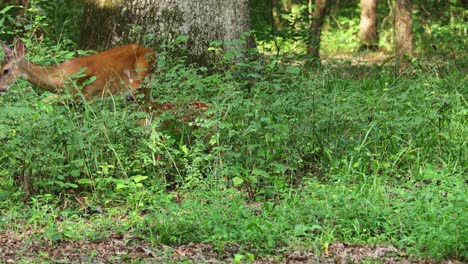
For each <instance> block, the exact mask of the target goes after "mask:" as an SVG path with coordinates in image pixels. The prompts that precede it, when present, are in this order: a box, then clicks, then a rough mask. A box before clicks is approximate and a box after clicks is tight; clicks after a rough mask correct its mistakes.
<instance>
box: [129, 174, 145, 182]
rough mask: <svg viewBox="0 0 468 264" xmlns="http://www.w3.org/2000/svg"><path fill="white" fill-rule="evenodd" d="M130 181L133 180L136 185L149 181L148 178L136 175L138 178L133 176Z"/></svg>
mask: <svg viewBox="0 0 468 264" xmlns="http://www.w3.org/2000/svg"><path fill="white" fill-rule="evenodd" d="M130 179H132V180H133V181H134V182H135V183H139V182H142V181H144V180H146V179H148V176H143V175H136V176H132V177H131V178H130Z"/></svg>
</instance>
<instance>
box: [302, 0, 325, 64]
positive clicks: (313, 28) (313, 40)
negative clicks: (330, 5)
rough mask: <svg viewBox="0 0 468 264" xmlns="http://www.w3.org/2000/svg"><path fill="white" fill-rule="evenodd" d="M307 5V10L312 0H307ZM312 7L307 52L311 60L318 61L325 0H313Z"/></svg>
mask: <svg viewBox="0 0 468 264" xmlns="http://www.w3.org/2000/svg"><path fill="white" fill-rule="evenodd" d="M309 7H310V8H309V10H311V9H312V8H311V7H312V0H309ZM314 7H315V8H314V11H313V12H311V21H310V40H309V43H308V45H307V54H309V55H310V57H311V58H312V60H317V61H320V37H321V35H322V27H323V21H324V19H325V13H326V10H327V0H315V1H314Z"/></svg>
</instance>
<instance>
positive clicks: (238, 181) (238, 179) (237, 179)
mask: <svg viewBox="0 0 468 264" xmlns="http://www.w3.org/2000/svg"><path fill="white" fill-rule="evenodd" d="M232 182H233V183H234V186H239V185H241V184H243V183H244V179H242V178H241V177H234V178H233V179H232Z"/></svg>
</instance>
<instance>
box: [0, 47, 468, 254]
mask: <svg viewBox="0 0 468 264" xmlns="http://www.w3.org/2000/svg"><path fill="white" fill-rule="evenodd" d="M161 58H162V59H164V56H161ZM160 65H161V67H160V68H159V72H158V73H157V75H156V76H155V77H154V79H153V80H152V82H151V85H152V86H153V87H152V88H153V94H154V95H157V98H158V100H160V101H170V102H185V101H195V100H196V101H204V102H207V103H209V104H210V109H209V110H208V112H207V113H206V114H205V115H204V116H201V117H200V118H198V119H197V120H196V121H195V122H193V123H192V124H187V123H183V122H178V121H174V120H173V119H174V118H173V117H171V116H170V115H162V116H160V117H158V118H157V119H156V120H155V122H154V123H153V124H152V126H150V127H141V126H138V125H137V123H138V120H139V119H140V118H141V117H142V115H144V114H142V113H135V112H134V111H133V110H132V109H133V106H128V105H126V103H125V102H124V100H123V98H120V97H118V96H117V97H115V98H109V99H105V100H103V101H101V100H97V101H93V102H87V103H81V104H76V105H62V104H60V103H59V104H49V103H45V102H44V101H43V100H42V97H45V96H46V95H39V96H38V95H37V94H36V92H34V91H32V90H30V89H27V88H26V85H25V84H24V83H18V84H17V85H16V86H15V87H13V88H12V89H11V91H10V92H9V94H8V95H7V96H4V97H1V98H0V106H1V108H2V111H1V112H0V143H1V146H2V147H1V150H2V151H1V152H0V210H1V213H0V215H1V217H0V231H6V230H16V231H18V232H23V231H25V230H29V232H30V233H31V234H33V236H34V237H36V238H39V237H44V238H45V239H46V241H48V242H49V243H56V242H57V241H63V240H70V241H75V240H91V241H99V240H103V239H106V238H108V237H109V236H110V235H111V234H127V233H131V234H132V235H135V236H138V237H141V238H143V239H145V240H146V241H149V242H150V243H153V244H155V245H156V244H168V245H180V244H188V243H190V242H195V243H201V242H207V243H211V244H213V245H215V247H216V248H217V249H218V250H219V252H220V254H221V255H222V254H228V253H225V251H224V250H223V249H224V248H225V247H226V246H229V245H232V244H239V245H240V247H241V251H240V253H242V254H246V256H249V255H248V254H250V253H252V254H253V255H254V256H266V255H282V252H287V251H288V250H292V249H296V248H309V249H312V248H314V249H315V250H317V252H319V251H324V250H326V248H327V247H328V245H330V244H331V243H333V242H337V241H342V242H346V243H352V244H381V243H382V244H389V245H395V246H397V247H399V248H400V249H402V250H405V251H406V252H407V253H408V254H410V255H411V256H420V257H430V258H434V259H438V260H440V259H446V258H452V259H461V260H466V259H467V255H466V252H467V250H466V242H467V238H468V234H467V230H468V228H467V226H466V223H465V222H466V218H467V217H466V212H467V211H468V210H467V209H468V208H467V195H466V168H467V167H468V166H467V165H468V164H467V153H466V135H467V126H466V120H467V119H466V91H467V89H466V76H464V74H463V72H462V71H461V70H458V69H457V68H456V66H455V65H449V66H447V65H445V66H444V67H451V68H450V69H449V70H445V71H441V70H440V68H437V67H435V65H426V66H424V67H427V69H429V70H420V69H415V70H414V71H413V72H412V75H407V76H400V77H394V76H393V75H392V74H391V72H389V71H388V70H385V69H383V70H377V69H373V68H369V69H368V70H367V73H366V74H365V75H364V76H363V77H360V78H353V77H346V78H345V77H342V74H343V70H342V69H340V68H333V67H331V66H330V67H324V68H323V69H321V70H320V71H318V73H314V74H310V73H308V72H306V71H304V69H302V68H301V67H299V66H292V65H289V64H282V63H279V64H278V63H276V62H271V63H270V62H269V61H262V60H252V61H248V60H247V59H246V60H245V61H244V60H243V61H242V62H238V63H237V64H236V67H233V69H232V70H230V71H228V72H226V73H222V74H216V73H215V74H211V75H207V74H206V69H203V68H196V67H185V66H183V64H181V63H180V62H178V61H165V62H164V63H160ZM350 71H352V69H351V70H350ZM167 120H172V124H173V125H176V126H177V129H173V128H171V127H169V128H168V127H161V126H158V125H159V124H164V123H165V122H166V121H167ZM166 123H167V122H166ZM28 195H29V197H28ZM25 198H26V202H25V203H23V202H22V200H23V199H25ZM77 200H79V201H80V202H77Z"/></svg>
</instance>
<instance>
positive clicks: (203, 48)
mask: <svg viewBox="0 0 468 264" xmlns="http://www.w3.org/2000/svg"><path fill="white" fill-rule="evenodd" d="M103 3H105V4H103ZM84 16H85V18H84V23H83V27H82V32H81V42H80V46H81V48H85V49H97V50H102V49H107V48H110V47H113V46H116V45H119V44H122V43H142V42H143V39H144V38H145V39H147V40H148V38H147V37H148V36H150V37H154V39H151V38H149V39H150V40H152V41H154V42H155V43H158V42H160V41H161V40H162V39H165V40H166V41H167V40H169V41H171V40H174V39H176V38H177V37H178V36H180V35H187V36H188V37H189V38H188V41H187V42H186V44H187V48H188V50H189V51H190V55H191V57H192V60H193V61H196V62H198V63H201V64H206V63H207V62H208V61H209V59H210V56H209V53H208V50H207V49H208V47H209V46H210V42H211V41H223V42H224V43H225V42H230V41H235V40H239V39H241V38H242V34H243V33H245V32H247V31H249V30H250V16H249V6H248V0H190V1H187V0H134V1H120V0H107V1H100V0H87V1H86V3H85V12H84ZM131 25H136V27H133V28H132V26H131ZM135 28H138V30H135ZM248 40H249V41H248V43H247V44H246V45H243V47H245V46H249V47H252V46H254V41H253V38H249V39H248ZM149 44H150V45H153V44H154V43H149ZM224 47H232V46H230V45H225V46H224Z"/></svg>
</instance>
